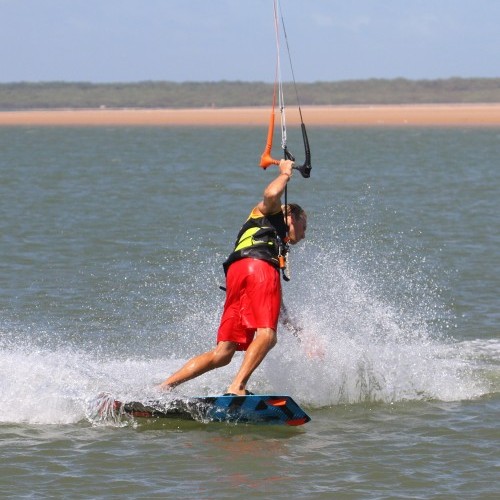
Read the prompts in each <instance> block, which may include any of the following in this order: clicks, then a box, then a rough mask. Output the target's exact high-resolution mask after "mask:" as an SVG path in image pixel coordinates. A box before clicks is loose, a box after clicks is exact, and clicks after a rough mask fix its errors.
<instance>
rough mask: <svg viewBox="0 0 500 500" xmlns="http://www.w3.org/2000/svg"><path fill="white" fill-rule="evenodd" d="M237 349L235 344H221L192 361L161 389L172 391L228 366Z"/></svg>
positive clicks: (171, 377) (166, 381) (224, 342)
mask: <svg viewBox="0 0 500 500" xmlns="http://www.w3.org/2000/svg"><path fill="white" fill-rule="evenodd" d="M236 347H237V344H236V343H235V342H229V341H222V342H219V343H218V344H217V347H216V348H215V349H214V350H212V351H208V352H205V353H203V354H200V355H199V356H196V357H194V358H192V359H190V360H189V361H188V362H187V363H186V364H185V365H184V366H183V367H182V368H181V369H180V370H178V371H177V372H175V373H174V374H173V375H171V376H170V377H168V378H167V379H166V380H165V381H164V382H162V383H161V384H160V386H159V388H160V389H164V390H167V389H171V388H173V387H175V386H176V385H179V384H182V383H183V382H187V381H188V380H191V379H193V378H196V377H198V376H199V375H202V374H203V373H206V372H208V371H210V370H213V369H214V368H220V367H221V366H226V365H227V364H229V363H230V362H231V359H232V358H233V355H234V353H235V352H236Z"/></svg>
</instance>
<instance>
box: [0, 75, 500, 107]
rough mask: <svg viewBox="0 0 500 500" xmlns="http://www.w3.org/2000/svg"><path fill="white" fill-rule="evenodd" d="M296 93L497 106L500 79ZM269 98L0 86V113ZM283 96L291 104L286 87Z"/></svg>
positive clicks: (238, 93)
mask: <svg viewBox="0 0 500 500" xmlns="http://www.w3.org/2000/svg"><path fill="white" fill-rule="evenodd" d="M297 90H298V93H299V96H300V103H301V104H302V105H304V106H307V105H316V106H321V105H323V106H339V105H363V104H365V105H366V104H424V103H436V104H437V103H493V102H495V103H497V102H500V78H449V79H444V80H407V79H404V78H397V79H393V80H384V79H370V80H351V81H341V82H315V83H298V84H297ZM272 92H273V84H271V83H262V82H239V81H237V82H230V81H220V82H183V83H175V82H152V81H151V82H138V83H86V82H40V83H31V82H16V83H0V110H3V111H8V110H12V111H14V110H23V109H49V108H99V107H106V108H206V107H216V108H227V107H239V106H269V105H270V103H271V100H272ZM284 92H285V95H286V96H287V97H288V99H287V101H288V103H292V102H294V101H295V90H294V89H293V85H292V84H290V83H286V84H284Z"/></svg>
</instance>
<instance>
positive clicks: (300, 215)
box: [281, 203, 307, 245]
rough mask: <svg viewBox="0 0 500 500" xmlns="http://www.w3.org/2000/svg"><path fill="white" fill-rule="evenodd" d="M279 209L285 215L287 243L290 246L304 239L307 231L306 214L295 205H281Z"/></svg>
mask: <svg viewBox="0 0 500 500" xmlns="http://www.w3.org/2000/svg"><path fill="white" fill-rule="evenodd" d="M281 209H282V210H283V214H284V215H285V219H286V223H287V224H288V228H289V231H288V236H289V238H290V239H289V242H290V244H292V245H295V243H298V242H299V241H300V240H303V239H304V238H305V237H306V229H307V214H306V213H305V212H304V210H303V209H302V207H300V206H299V205H297V204H296V203H289V204H288V205H282V207H281Z"/></svg>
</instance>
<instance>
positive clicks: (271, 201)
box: [159, 160, 307, 395]
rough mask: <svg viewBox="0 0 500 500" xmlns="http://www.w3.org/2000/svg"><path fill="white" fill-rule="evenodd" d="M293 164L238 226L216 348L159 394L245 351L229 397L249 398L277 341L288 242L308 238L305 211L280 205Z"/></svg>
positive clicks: (284, 164)
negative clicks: (254, 376) (258, 370)
mask: <svg viewBox="0 0 500 500" xmlns="http://www.w3.org/2000/svg"><path fill="white" fill-rule="evenodd" d="M293 165H294V164H293V162H292V161H291V160H281V161H280V162H279V165H278V168H279V175H278V176H277V177H276V178H275V179H273V180H272V181H271V182H270V184H269V185H268V186H267V187H266V189H265V190H264V196H263V199H262V201H261V202H260V203H259V204H258V205H257V206H256V207H255V208H254V209H253V210H252V212H251V213H250V216H249V217H248V219H247V221H246V222H245V224H244V225H243V226H242V228H241V230H240V232H239V234H238V237H237V239H236V243H235V247H234V250H233V252H232V253H231V255H230V256H229V257H228V259H227V260H226V262H225V263H224V271H225V273H226V302H225V305H224V311H223V313H222V318H221V321H220V326H219V330H218V334H217V345H216V347H215V349H213V350H211V351H208V352H205V353H203V354H200V355H198V356H195V357H194V358H192V359H191V360H189V361H188V362H187V363H186V364H185V365H184V366H183V367H182V368H181V369H180V370H179V371H177V372H176V373H174V374H173V375H171V376H170V377H168V378H167V379H166V380H165V381H164V382H163V383H162V384H160V386H159V387H160V389H163V390H169V389H171V388H173V387H175V386H177V385H179V384H182V383H183V382H186V381H188V380H191V379H193V378H195V377H198V376H199V375H202V374H203V373H206V372H208V371H210V370H213V369H215V368H220V367H222V366H226V365H227V364H229V363H230V361H231V359H232V358H233V355H234V354H235V352H236V351H246V352H245V355H244V357H243V361H242V364H241V367H240V369H239V371H238V373H237V375H236V377H235V378H234V380H233V381H232V383H231V384H230V385H229V387H228V389H227V393H228V394H236V395H244V394H248V391H247V390H246V385H247V382H248V380H249V378H250V376H251V375H252V373H253V372H254V370H255V369H256V368H257V367H258V366H259V365H260V363H261V362H262V360H263V359H264V358H265V356H266V355H267V353H268V352H269V351H270V350H271V349H272V348H273V347H274V346H275V345H276V342H277V335H276V331H277V326H278V319H279V314H280V306H281V282H280V274H279V270H280V267H283V266H284V264H283V261H284V260H285V259H286V253H287V250H288V243H290V244H292V245H294V244H296V243H298V242H299V241H301V240H302V239H304V238H305V233H306V226H307V216H306V213H305V212H304V210H303V209H302V208H301V207H300V206H299V205H296V204H289V205H286V206H285V205H282V204H281V197H282V195H283V193H284V192H285V188H286V185H287V183H288V181H289V180H290V178H291V177H292V174H293V170H292V169H293Z"/></svg>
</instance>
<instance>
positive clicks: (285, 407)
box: [114, 395, 311, 426]
mask: <svg viewBox="0 0 500 500" xmlns="http://www.w3.org/2000/svg"><path fill="white" fill-rule="evenodd" d="M114 410H115V411H119V412H121V413H124V414H126V415H129V416H132V417H134V418H169V419H184V420H198V421H202V422H232V423H251V424H275V425H293V426H296V425H303V424H305V423H307V422H309V421H310V420H311V418H310V417H309V415H307V414H306V413H305V412H304V410H302V408H301V407H300V406H299V405H298V404H297V403H296V402H295V401H294V400H293V399H292V398H291V397H290V396H274V395H251V396H235V395H224V396H207V397H193V398H186V399H173V400H157V401H147V402H144V403H141V402H130V403H122V402H120V401H115V402H114Z"/></svg>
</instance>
